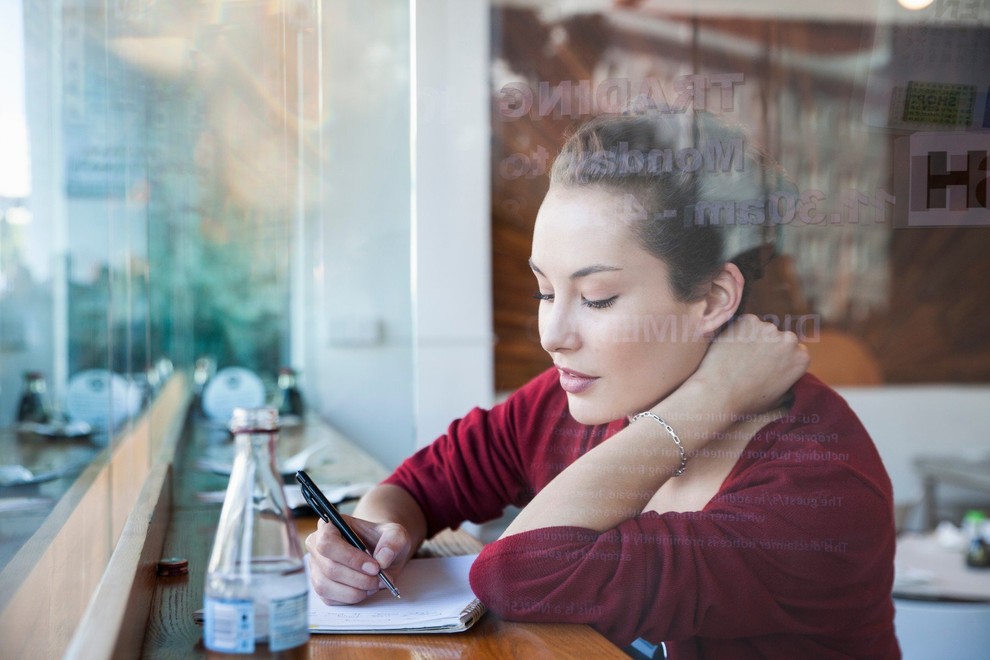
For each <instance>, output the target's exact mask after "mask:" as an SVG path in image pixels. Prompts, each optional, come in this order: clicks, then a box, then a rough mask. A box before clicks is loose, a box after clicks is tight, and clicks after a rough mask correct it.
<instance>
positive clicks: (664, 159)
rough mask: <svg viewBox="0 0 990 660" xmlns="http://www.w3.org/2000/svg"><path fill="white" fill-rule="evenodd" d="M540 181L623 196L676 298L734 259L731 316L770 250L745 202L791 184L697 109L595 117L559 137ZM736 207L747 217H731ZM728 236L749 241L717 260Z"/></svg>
mask: <svg viewBox="0 0 990 660" xmlns="http://www.w3.org/2000/svg"><path fill="white" fill-rule="evenodd" d="M550 182H551V185H558V186H601V187H603V188H606V189H608V190H610V191H615V192H620V193H625V194H631V195H633V196H634V198H635V200H636V202H637V203H638V204H639V205H640V207H641V208H642V210H643V213H642V214H641V219H639V218H637V223H636V225H635V228H634V231H635V232H636V236H637V238H638V239H639V241H640V243H641V245H642V246H643V248H644V249H645V250H647V251H648V252H650V253H651V254H652V255H654V256H655V257H657V258H658V259H661V260H662V261H663V262H664V263H665V264H667V267H668V270H669V272H670V284H671V288H672V290H673V294H674V295H675V296H676V297H678V298H679V299H680V300H685V301H690V300H696V299H697V298H698V297H699V296H701V295H703V294H704V291H705V290H706V289H707V286H706V285H707V284H708V283H710V282H711V280H712V278H713V277H714V276H715V275H716V274H717V273H718V272H719V270H720V269H721V268H722V266H723V265H724V264H725V263H726V262H727V261H731V262H733V263H735V264H736V265H737V266H738V267H739V269H740V271H741V272H742V274H743V277H744V278H745V281H746V287H745V288H744V292H743V300H742V302H741V304H740V307H739V310H737V314H738V313H741V312H742V308H743V305H744V304H745V300H746V296H747V294H748V288H749V286H748V285H749V284H750V282H751V281H753V280H755V279H757V278H758V277H759V276H761V275H762V269H763V266H764V265H765V263H766V261H767V260H768V259H769V257H770V255H772V252H773V247H772V244H770V243H768V242H767V231H766V228H767V225H766V222H767V219H766V217H765V215H766V213H765V211H764V212H763V215H764V217H763V218H762V220H761V218H760V216H759V213H755V211H758V210H759V205H758V204H755V203H756V202H760V201H761V200H768V199H769V193H770V192H773V191H779V190H781V189H784V188H787V189H789V188H791V186H790V184H789V182H787V181H786V179H785V178H784V177H783V174H782V172H781V170H780V169H779V167H777V166H776V165H775V164H773V163H772V162H771V161H770V159H769V158H767V157H766V156H765V155H764V154H762V153H760V152H758V151H756V150H754V149H753V148H751V147H750V146H749V145H747V144H746V141H745V137H744V134H743V132H742V131H741V130H740V129H739V128H737V127H731V126H729V125H728V124H726V123H724V122H722V121H720V120H718V119H716V118H715V117H714V116H712V115H708V114H702V113H698V114H686V115H665V114H660V113H658V112H648V113H640V114H624V115H605V116H601V117H596V118H595V119H592V120H590V121H589V122H587V123H585V124H584V125H582V126H580V127H579V128H578V129H577V130H576V132H574V134H573V135H571V136H570V137H569V138H568V139H567V141H566V143H565V144H564V146H563V148H562V149H561V152H560V154H559V155H558V156H557V158H556V160H555V161H554V164H553V167H552V169H551V172H550ZM739 202H745V203H746V204H748V206H746V207H744V208H745V209H748V210H752V211H754V215H751V216H747V215H746V213H744V214H743V215H742V216H740V211H739V210H738V209H739V208H740V207H739V205H738V203H739ZM726 211H727V212H728V217H725V215H726V213H725V212H726ZM747 213H748V211H747ZM729 234H733V235H734V236H733V238H734V239H735V241H734V242H736V243H739V242H740V239H741V240H742V241H746V240H748V241H749V243H750V244H752V243H755V244H756V245H755V247H750V249H748V250H746V251H744V252H739V253H738V254H737V255H736V256H735V257H733V258H731V259H730V258H727V257H726V254H725V253H726V251H727V247H726V246H727V241H726V237H727V236H728V235H729ZM743 234H749V236H748V237H745V238H744V237H742V235H743Z"/></svg>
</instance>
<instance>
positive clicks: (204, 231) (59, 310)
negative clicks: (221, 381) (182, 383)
mask: <svg viewBox="0 0 990 660" xmlns="http://www.w3.org/2000/svg"><path fill="white" fill-rule="evenodd" d="M314 6H315V5H313V4H312V3H309V2H299V3H295V2H293V3H253V2H252V3H241V2H236V3H234V2H231V3H227V2H212V3H193V4H190V3H163V2H124V3H107V2H102V1H97V0H80V1H78V2H66V3H56V4H51V3H23V4H22V3H17V2H14V3H3V5H2V7H0V12H2V13H0V41H2V43H4V44H5V46H4V49H5V51H4V52H5V56H4V57H3V58H0V59H2V61H0V80H2V81H4V82H3V88H2V89H0V143H2V144H4V145H5V146H4V150H3V152H2V153H0V502H6V503H7V504H11V502H12V501H13V500H18V501H20V503H21V504H22V505H23V506H28V507H29V508H30V509H31V510H30V511H28V512H27V513H23V512H22V513H23V515H21V514H16V515H20V516H21V517H20V518H18V519H17V521H15V522H16V524H15V522H12V520H13V519H11V518H10V517H9V516H8V514H5V513H4V512H3V511H2V510H0V566H2V565H3V564H4V563H5V562H6V560H7V559H9V556H10V554H11V553H12V552H14V551H16V548H17V547H18V543H19V540H21V541H22V540H23V538H25V537H26V536H25V535H29V534H30V532H31V531H33V529H34V528H36V526H37V524H39V522H40V521H41V520H43V518H44V515H45V514H46V513H47V511H48V510H50V509H51V506H52V505H53V503H54V501H55V500H56V499H57V498H58V497H60V496H61V494H62V493H63V492H64V491H65V490H66V489H67V488H68V487H69V485H70V484H71V483H72V479H73V477H74V476H75V475H77V474H78V473H79V472H80V470H81V469H82V468H83V466H84V465H85V464H86V462H87V461H89V460H91V459H92V458H93V457H94V456H96V455H97V454H98V453H99V452H100V451H101V450H102V449H103V448H104V447H106V446H107V445H110V444H112V439H113V438H114V437H115V436H116V434H119V433H120V432H121V431H123V430H126V429H127V428H128V425H129V424H130V423H131V420H133V419H135V417H136V416H137V415H138V414H139V413H140V411H141V410H142V409H143V408H144V407H145V406H146V405H147V404H148V402H149V401H151V400H153V398H154V395H155V392H156V391H157V389H158V388H159V387H161V386H162V385H163V383H164V381H165V380H166V379H167V378H168V376H169V375H170V374H171V373H172V371H173V369H183V370H189V371H190V372H191V371H192V368H193V364H194V362H195V361H196V360H197V359H203V360H207V361H209V362H210V363H211V364H213V365H214V366H215V368H216V367H219V368H223V367H226V366H238V367H243V368H246V369H250V370H251V371H253V372H254V373H257V374H258V375H259V376H261V378H262V379H263V380H264V381H265V384H266V386H267V387H268V388H269V389H270V390H271V392H272V393H274V390H275V389H276V379H277V373H278V370H279V368H281V367H285V366H286V365H289V364H290V359H289V358H290V356H289V332H288V328H289V314H288V311H289V301H290V295H289V293H290V280H291V278H292V276H293V270H292V261H293V249H294V245H293V235H294V234H293V232H294V231H295V228H297V227H298V226H300V225H301V224H302V223H304V222H306V221H307V219H308V218H309V217H310V216H312V215H313V214H314V212H313V210H312V204H311V202H310V200H311V198H312V197H313V196H314V195H313V191H317V190H318V187H317V186H316V185H315V184H314V181H313V176H314V174H313V173H314V172H317V171H318V170H319V168H318V166H317V165H316V164H315V163H316V161H317V160H318V156H319V148H318V147H317V146H316V144H317V142H318V132H319V130H320V128H321V121H320V115H319V113H320V112H321V104H320V101H319V99H320V89H321V88H320V85H319V84H318V82H319V81H318V80H317V79H316V78H315V76H316V75H317V73H318V68H317V67H316V66H315V62H316V61H318V59H319V57H318V55H319V53H317V50H316V49H317V47H318V40H317V38H316V30H315V20H316V18H317V16H316V13H315V11H314V10H313V7H314ZM28 372H30V373H37V374H40V375H41V376H42V377H43V378H44V380H45V384H46V389H47V397H48V399H49V401H50V404H51V413H50V415H49V416H48V419H47V420H40V419H32V420H25V421H30V424H28V425H25V424H21V425H18V420H17V414H16V413H17V410H18V406H19V402H20V399H21V394H22V392H23V390H24V389H25V387H24V383H25V379H24V374H25V373H28ZM46 424H47V425H46ZM87 426H88V429H87ZM38 475H41V477H42V478H39V476H38ZM53 475H54V476H53ZM5 516H8V517H5ZM14 528H16V529H14ZM11 530H13V531H11Z"/></svg>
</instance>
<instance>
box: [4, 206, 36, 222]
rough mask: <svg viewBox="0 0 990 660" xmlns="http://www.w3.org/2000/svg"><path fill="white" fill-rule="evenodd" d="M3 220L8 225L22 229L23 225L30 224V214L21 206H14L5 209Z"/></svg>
mask: <svg viewBox="0 0 990 660" xmlns="http://www.w3.org/2000/svg"><path fill="white" fill-rule="evenodd" d="M4 220H6V221H7V224H8V225H17V226H19V227H23V226H24V225H29V224H31V212H30V211H28V210H27V209H26V208H24V207H23V206H14V207H11V208H9V209H7V213H6V214H5V215H4Z"/></svg>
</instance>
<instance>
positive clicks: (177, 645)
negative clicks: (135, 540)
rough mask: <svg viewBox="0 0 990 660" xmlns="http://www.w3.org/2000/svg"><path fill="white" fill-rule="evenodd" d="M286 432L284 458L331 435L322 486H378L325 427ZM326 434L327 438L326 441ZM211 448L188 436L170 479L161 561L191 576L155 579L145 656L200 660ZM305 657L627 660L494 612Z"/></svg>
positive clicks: (203, 437)
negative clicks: (199, 462)
mask: <svg viewBox="0 0 990 660" xmlns="http://www.w3.org/2000/svg"><path fill="white" fill-rule="evenodd" d="M307 426H308V428H307V429H306V430H303V429H296V430H293V429H287V430H286V431H283V434H282V435H283V441H282V442H283V445H284V447H285V451H284V452H281V451H280V452H279V453H280V455H287V454H291V453H294V452H295V451H298V449H299V448H301V447H302V446H304V445H305V444H306V443H307V442H314V441H322V440H324V439H326V438H327V437H330V440H331V443H332V447H331V448H330V449H328V450H327V451H326V452H325V453H324V454H321V455H320V456H322V457H323V460H322V462H321V461H320V460H319V459H316V460H314V465H311V466H308V467H307V471H308V472H309V473H310V474H311V475H313V476H314V479H316V480H317V481H318V482H320V483H331V482H333V481H334V480H336V481H347V480H350V481H364V480H371V481H377V480H379V479H380V478H382V477H383V476H384V475H385V471H384V469H383V468H382V467H381V466H380V465H378V464H377V463H376V462H375V461H374V460H373V459H371V458H370V457H369V456H368V455H367V454H365V453H364V452H362V451H361V450H360V449H358V448H357V447H355V446H354V445H353V444H351V443H349V442H347V440H346V439H344V438H342V437H340V436H339V435H336V434H333V432H332V431H331V430H329V429H326V427H322V426H320V425H313V426H310V425H307ZM325 434H330V436H327V435H325ZM211 445H212V447H213V448H216V445H215V444H214V443H212V442H211V441H210V440H208V439H207V434H206V433H205V432H204V430H203V429H199V430H196V431H194V432H193V437H192V445H191V447H189V448H188V449H190V450H191V451H180V452H179V453H180V457H179V458H178V459H177V462H176V467H175V479H174V483H175V486H174V492H175V496H174V504H173V509H172V515H171V524H170V526H169V530H168V533H167V535H166V538H165V545H164V549H163V551H162V556H166V557H168V556H181V557H185V558H186V559H188V561H189V574H188V575H186V576H182V577H164V578H158V579H157V585H156V587H155V589H154V594H153V597H152V605H151V615H150V619H149V621H148V626H147V633H146V635H145V638H144V644H143V649H142V652H141V655H142V657H145V658H155V659H159V658H161V659H171V658H175V659H176V660H178V659H179V658H182V659H183V660H184V659H186V658H196V657H204V656H206V654H207V652H206V649H205V648H204V647H203V643H202V627H201V626H199V625H197V624H196V623H195V622H194V620H193V613H194V612H195V611H196V610H198V609H200V608H202V606H203V586H204V582H205V573H206V563H207V561H208V556H209V552H210V548H211V546H212V543H213V535H214V533H215V531H216V525H217V521H218V519H219V515H220V505H219V504H216V503H204V502H202V501H201V498H200V497H198V496H197V492H199V491H202V490H206V491H212V490H216V489H218V488H222V487H223V484H224V483H225V481H226V478H225V477H220V476H216V475H210V474H206V473H203V472H200V471H197V470H195V469H193V468H192V467H191V465H190V461H191V462H192V463H194V462H195V458H194V457H195V456H196V455H197V454H201V452H202V451H203V450H206V449H209V448H210V447H211ZM315 525H316V518H315V517H305V518H299V519H297V528H298V529H299V532H300V535H301V536H303V537H304V536H305V535H306V534H308V533H309V532H310V531H312V529H314V528H315ZM480 548H481V544H480V542H479V541H477V539H475V538H474V537H472V536H470V535H468V534H466V533H463V532H456V533H455V532H449V531H448V532H444V533H442V534H440V535H438V536H437V537H436V538H435V539H433V540H432V541H430V542H428V543H427V544H426V545H425V546H424V548H423V554H469V553H472V552H477V551H478V550H479V549H480ZM306 651H307V653H308V657H310V658H331V657H332V658H376V659H377V658H386V659H388V658H396V659H398V658H526V659H528V658H553V657H562V658H568V657H571V658H575V657H596V658H626V657H628V656H626V655H625V654H624V653H623V652H622V651H620V650H619V649H618V648H617V647H615V646H614V645H613V644H611V643H610V642H609V641H608V640H606V639H605V638H604V637H602V636H601V635H599V634H598V633H597V632H595V631H594V630H592V629H591V628H589V627H587V626H581V625H567V624H520V623H511V622H507V621H503V620H501V619H499V618H498V617H497V616H495V615H494V614H492V613H491V612H489V613H487V614H486V615H485V616H484V617H483V618H482V620H481V621H480V622H479V623H478V624H476V625H475V626H474V627H472V628H471V629H470V630H468V631H466V632H464V633H457V634H436V635H422V634H420V635H312V636H311V637H310V642H309V645H308V647H307V649H306Z"/></svg>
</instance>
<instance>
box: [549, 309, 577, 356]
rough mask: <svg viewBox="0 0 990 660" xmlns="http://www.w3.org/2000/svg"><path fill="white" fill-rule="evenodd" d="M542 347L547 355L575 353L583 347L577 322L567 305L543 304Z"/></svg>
mask: <svg viewBox="0 0 990 660" xmlns="http://www.w3.org/2000/svg"><path fill="white" fill-rule="evenodd" d="M540 345H541V346H543V350H545V351H546V352H547V353H557V352H559V351H573V350H575V349H577V348H578V347H580V346H581V334H580V332H578V326H577V321H576V319H575V318H574V315H573V314H571V313H569V312H568V310H567V308H566V306H565V305H563V304H560V303H552V304H547V303H544V304H543V307H542V308H541V309H540Z"/></svg>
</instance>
